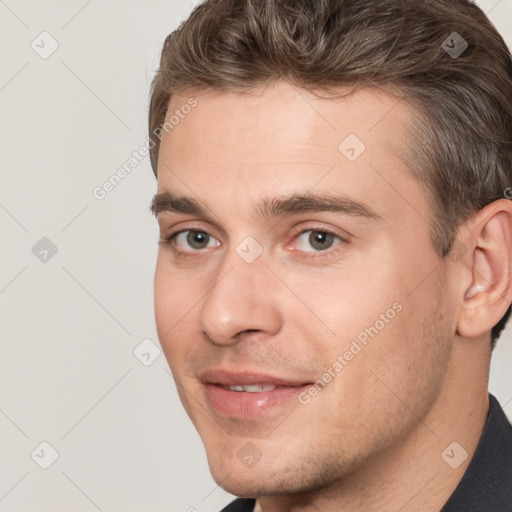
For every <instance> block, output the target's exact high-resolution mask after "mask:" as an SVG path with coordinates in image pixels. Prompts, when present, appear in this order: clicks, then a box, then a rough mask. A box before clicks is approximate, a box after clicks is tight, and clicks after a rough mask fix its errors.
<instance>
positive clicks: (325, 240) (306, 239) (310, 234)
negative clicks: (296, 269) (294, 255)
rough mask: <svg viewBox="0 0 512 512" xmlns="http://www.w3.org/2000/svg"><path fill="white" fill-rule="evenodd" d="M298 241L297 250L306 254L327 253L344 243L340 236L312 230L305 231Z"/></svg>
mask: <svg viewBox="0 0 512 512" xmlns="http://www.w3.org/2000/svg"><path fill="white" fill-rule="evenodd" d="M296 240H297V244H296V245H297V249H298V250H299V251H305V252H320V251H327V250H328V249H330V248H331V247H335V246H336V245H338V244H340V243H341V242H343V241H344V240H343V239H342V238H341V237H340V236H338V235H335V234H334V233H331V232H329V231H322V230H312V229H310V230H307V231H303V232H302V233H301V234H300V235H299V236H298V237H297V239H296ZM311 248H312V249H311Z"/></svg>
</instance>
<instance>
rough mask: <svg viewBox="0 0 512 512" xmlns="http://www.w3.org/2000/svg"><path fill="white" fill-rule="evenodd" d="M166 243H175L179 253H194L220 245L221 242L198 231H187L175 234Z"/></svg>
mask: <svg viewBox="0 0 512 512" xmlns="http://www.w3.org/2000/svg"><path fill="white" fill-rule="evenodd" d="M165 242H169V243H173V244H174V245H175V246H176V248H177V250H178V252H194V251H199V250H201V249H207V248H209V247H218V246H219V245H220V242H219V241H218V240H217V239H216V238H214V237H213V236H211V235H210V234H209V233H207V232H206V231H199V230H196V229H187V230H184V231H179V232H178V233H174V234H173V235H171V236H169V237H168V238H166V239H165Z"/></svg>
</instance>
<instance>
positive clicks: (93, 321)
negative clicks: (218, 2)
mask: <svg viewBox="0 0 512 512" xmlns="http://www.w3.org/2000/svg"><path fill="white" fill-rule="evenodd" d="M195 3H197V2H194V1H192V0H165V1H164V0H152V1H151V2H143V1H142V0H138V1H135V0H123V1H122V0H108V1H106V0H103V1H101V0H89V1H85V0H72V1H66V2H64V1H56V0H53V1H44V2H42V1H36V0H32V1H29V0H24V1H23V0H5V1H4V0H0V34H1V35H0V37H1V46H0V52H1V53H0V55H1V60H0V62H1V66H0V111H1V124H0V141H1V142H0V144H1V145H0V147H1V152H2V154H1V162H2V163H1V182H0V230H1V231H0V232H1V242H0V247H1V259H0V261H1V264H0V322H1V341H0V343H1V352H0V353H1V357H0V511H1V512H14V511H38V512H41V511H52V512H56V511H70V510H72V511H84V512H89V511H91V512H94V511H95V510H100V511H103V512H117V511H119V512H120V511H123V512H131V511H147V512H149V511H172V512H179V511H183V512H185V511H188V512H193V511H195V510H196V511H199V512H209V511H218V510H220V508H222V506H223V505H224V504H226V503H227V502H228V501H229V500H230V496H229V495H228V494H226V493H225V492H224V491H223V490H222V489H220V488H219V487H218V486H217V485H216V484H215V483H214V481H213V480H212V478H211V477H210V474H209V471H208V467H207V463H206V457H205V455H204V452H203V447H202V444H201V442H200V439H199V437H198V435H197V434H196V432H195V430H194V429H193V427H192V424H191V423H190V421H189V420H188V418H187V417H186V415H185V413H184V412H183V410H182V407H181V404H180V403H179V400H178V398H177V394H176V391H175V387H174V383H173V381H172V379H171V377H170V374H169V371H168V368H167V364H166V362H165V359H164V357H163V355H160V356H159V357H158V358H157V359H155V360H154V362H153V363H152V364H151V365H150V366H144V364H142V363H141V361H140V360H139V359H137V358H136V357H135V356H134V354H133V351H134V349H135V348H136V347H137V346H138V345H139V344H140V343H141V341H142V340H144V339H147V338H149V339H150V340H152V341H153V342H154V344H155V346H158V341H157V335H156V330H155V327H154V317H153V295H152V286H153V282H152V280H153V270H154V265H155V258H156V252H157V239H158V232H157V225H156V221H155V220H154V219H153V218H152V217H151V215H150V214H149V211H148V206H149V203H150V200H151V197H152V195H153V194H154V192H155V191H156V188H155V187H156V185H155V183H156V182H155V179H154V177H153V175H152V172H151V169H150V164H149V157H146V158H145V159H144V160H143V161H142V162H140V163H139V164H138V166H137V167H135V168H134V169H133V171H132V172H131V173H130V174H129V175H128V176H127V177H126V178H125V179H124V180H123V181H122V183H120V184H119V185H118V186H117V187H116V188H115V189H114V190H113V191H112V192H110V193H109V194H108V195H107V196H106V197H105V199H103V200H101V201H100V200H97V199H95V198H94V197H93V195H92V191H93V189H94V188H95V187H97V186H101V185H102V183H104V182H105V181H106V180H107V179H108V178H109V177H110V176H111V175H112V174H113V173H114V172H115V171H116V170H117V169H118V168H119V167H120V166H122V165H123V164H124V163H125V162H126V161H127V160H128V158H129V157H130V156H131V155H132V152H133V151H135V150H137V149H138V148H140V147H141V146H142V145H143V144H144V141H145V139H146V136H147V133H146V124H147V108H148V100H149V95H148V91H149V85H150V81H151V78H152V77H153V74H154V71H155V69H156V67H157V65H158V61H159V54H160V50H161V45H162V43H163V41H164V39H165V37H166V36H167V34H168V33H169V32H171V31H172V30H173V29H174V28H175V27H176V26H177V25H178V23H179V22H180V21H181V20H182V19H184V18H185V17H186V16H187V14H188V13H189V12H190V10H191V8H192V7H193V5H194V4H195ZM478 3H479V4H480V5H481V6H482V8H483V9H484V10H485V11H486V12H489V13H490V17H491V19H492V21H493V22H494V23H495V24H496V25H497V27H498V28H499V30H500V31H501V33H502V34H503V35H504V37H505V39H506V40H507V42H508V44H509V46H511V44H512V0H501V1H498V0H488V1H487V0H483V1H480V2H478ZM43 31H47V32H48V33H49V34H51V37H52V38H53V39H55V40H56V41H57V42H58V45H59V47H58V49H57V50H56V51H55V53H53V54H52V55H51V56H50V57H48V58H47V59H43V58H41V57H40V56H39V54H38V53H36V52H35V51H34V50H33V49H32V48H31V43H32V41H34V40H35V41H36V43H35V44H38V45H39V47H40V48H41V49H40V51H43V50H44V51H47V50H48V49H49V48H50V44H51V41H50V39H48V36H44V37H46V39H44V41H43V42H41V37H43V36H39V34H40V33H41V32H43ZM43 47H44V48H43ZM42 237H48V238H49V239H50V240H51V241H52V242H53V244H55V246H56V247H57V249H58V252H57V254H56V255H55V256H53V257H51V258H50V257H49V256H47V258H48V261H47V262H42V261H40V260H39V259H38V258H37V257H36V255H34V254H33V252H32V248H33V246H34V245H35V244H36V243H37V242H38V241H39V240H40V239H41V238H42ZM43 256H44V253H43V254H42V255H41V257H43ZM511 331H512V329H509V331H508V332H507V334H506V335H505V337H504V339H502V341H501V342H500V343H499V347H498V349H497V350H496V352H495V355H494V358H493V364H492V373H491V382H490V389H491V391H492V392H493V393H494V394H495V395H496V396H497V397H498V398H499V399H500V401H501V402H502V404H503V405H505V404H507V405H506V411H507V414H508V415H509V416H510V417H512V372H511V367H512V365H511V362H512V340H511ZM146 343H148V342H146ZM152 350H156V348H154V349H152ZM145 351H146V350H143V352H145ZM144 357H145V358H146V360H147V358H148V357H151V358H152V357H154V356H153V355H152V356H144ZM143 359H144V358H143ZM43 441H46V442H48V443H50V445H51V446H52V447H54V449H55V450H56V451H57V452H58V458H57V460H56V461H55V462H54V463H53V464H52V465H51V466H50V467H49V468H48V469H42V468H41V467H40V464H43V465H44V463H45V462H46V463H48V462H50V461H51V450H50V449H49V448H48V447H46V446H45V445H43V446H40V443H41V442H43ZM31 454H32V455H31Z"/></svg>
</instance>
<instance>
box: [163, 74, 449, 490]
mask: <svg viewBox="0 0 512 512" xmlns="http://www.w3.org/2000/svg"><path fill="white" fill-rule="evenodd" d="M195 98H196V99H197V101H198V103H197V107H196V108H194V109H193V110H192V111H191V112H190V113H189V114H188V115H187V116H185V117H184V119H181V120H180V122H179V124H178V125H176V126H175V127H174V129H173V130H172V131H170V132H169V133H168V134H167V135H165V136H164V138H163V140H162V145H161V149H160V156H159V165H158V190H159V192H170V193H171V194H172V196H173V201H168V202H167V203H166V204H165V205H164V203H162V205H164V206H163V208H162V211H160V213H159V214H158V220H159V224H160V229H161V235H162V237H169V236H171V235H173V234H176V236H174V238H173V239H172V240H171V241H170V242H168V243H162V244H161V245H160V249H159V254H158V262H157V268H156V275H155V308H156V322H157V329H158V334H159V338H160V341H161V344H162V347H163V350H164V352H165V355H166V358H167V361H168V362H169V365H170V367H171V370H172V373H173V375H174V377H175V380H176V383H177V389H178V392H179V395H180V397H181V400H182V402H183V405H184V406H185V409H186V411H187V413H188V414H189V416H190V418H191V419H192V421H193V423H194V425H195V427H196V428H197V430H198V432H199V434H200V436H201V438H202V440H203V442H204V444H205V447H206V452H207V456H208V461H209V465H210V469H211V471H212V474H213V476H214V478H215V479H216V481H217V482H218V483H219V484H220V485H221V486H222V487H224V488H225V489H227V490H228V491H230V492H231V493H233V494H237V495H239V496H256V495H259V494H266V495H269V494H281V493H285V494H290V493H295V492H304V491H313V490H315V489H320V488H323V487H325V486H328V485H329V484H332V483H334V482H336V481H337V480H339V479H340V478H342V477H344V476H346V475H347V474H348V473H350V472H352V471H355V470H356V469H358V468H362V467H364V465H365V464H366V465H368V464H370V463H371V462H372V461H374V460H375V459H376V457H377V456H378V455H379V454H380V453H382V452H383V451H385V450H386V449H388V448H390V449H392V448H393V447H394V446H397V445H399V444H400V443H402V442H403V441H404V439H405V438H406V437H407V436H409V435H410V434H412V433H414V432H415V431H416V430H417V429H418V428H424V426H422V425H421V424H420V422H419V420H421V419H423V418H425V416H426V415H427V413H428V411H429V409H430V408H431V406H432V404H433V403H434V401H435V399H436V397H437V395H438V393H439V390H440V388H441V385H442V381H443V376H444V374H445V370H446V366H447V361H448V358H449V350H450V343H451V340H452V338H453V335H454V332H455V326H456V322H455V319H454V314H453V311H452V309H453V308H451V307H450V303H451V300H452V299H451V298H450V293H451V292H450V290H451V285H450V276H449V272H448V271H447V269H446V267H445V266H444V264H443V261H442V260H441V259H440V258H439V257H438V256H437V255H436V253H435V251H434V250H433V248H432V245H431V241H430V225H429V223H428V219H429V218H430V207H429V202H428V198H427V196H426V194H425V192H424V189H422V188H421V187H420V185H419V183H418V181H417V180H416V179H415V178H414V177H413V176H412V175H411V173H410V171H409V170H408V169H407V166H406V165H405V164H404V163H403V162H402V161H401V159H400V154H401V151H402V150H403V148H404V147H405V145H406V144H407V138H406V128H405V123H406V122H407V121H409V120H410V119H411V116H412V115H413V111H412V110H411V109H410V107H408V106H407V105H406V104H405V103H404V102H403V101H402V102H397V101H398V100H397V98H395V97H392V96H389V95H386V94H384V93H382V92H378V91H376V90H369V89H367V90H363V91H359V92H357V93H354V94H351V95H349V96H347V97H346V98H344V99H343V100H332V99H331V100H327V99H318V98H315V97H313V96H312V95H309V94H306V93H305V92H304V91H302V90H299V89H295V88H293V87H292V86H290V85H287V84H286V83H284V82H278V83H276V84H274V85H273V86H272V87H268V88H266V89H264V90H260V91H259V92H258V93H257V94H235V93H230V92H218V91H217V92H208V93H202V94H199V95H195ZM187 100H188V97H187V96H181V97H175V98H173V99H172V101H171V105H170V108H169V111H168V116H170V115H172V114H173V113H174V111H175V110H176V109H179V108H180V107H181V105H183V104H186V103H187ZM347 137H348V138H347ZM356 137H357V138H356ZM361 142H362V143H364V145H365V148H363V145H362V144H361ZM363 149H364V150H363ZM183 197H186V198H188V199H190V200H191V201H194V202H196V203H198V206H199V207H200V208H191V204H192V203H191V201H183V200H178V201H175V200H174V199H176V198H183ZM294 198H295V199H294ZM296 198H300V199H296ZM326 199H329V201H328V202H327V204H328V205H330V206H325V201H326ZM322 201H323V203H322ZM319 203H322V204H323V205H322V204H319ZM201 209H202V210H203V211H200V210H201ZM178 233H179V234H178ZM245 386H250V387H245ZM259 386H262V387H259ZM411 411H413V413H412V412H411Z"/></svg>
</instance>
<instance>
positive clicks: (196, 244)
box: [187, 231, 209, 249]
mask: <svg viewBox="0 0 512 512" xmlns="http://www.w3.org/2000/svg"><path fill="white" fill-rule="evenodd" d="M208 238H209V235H208V234H207V233H204V232H203V231H189V233H188V234H187V243H188V244H189V245H190V247H193V248H194V249H204V247H205V246H206V245H208Z"/></svg>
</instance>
